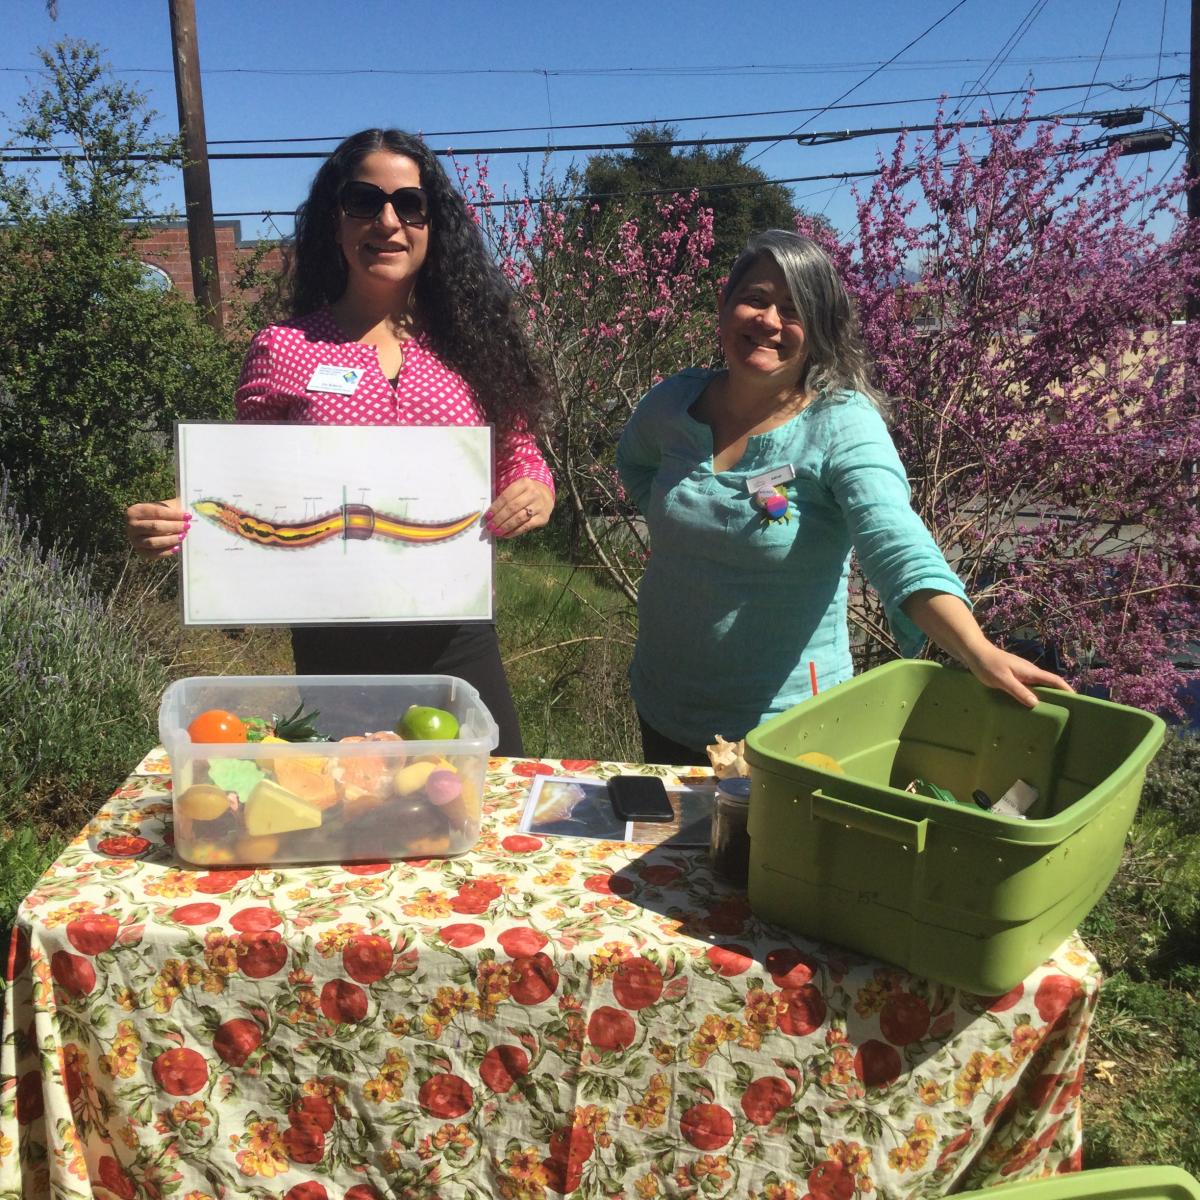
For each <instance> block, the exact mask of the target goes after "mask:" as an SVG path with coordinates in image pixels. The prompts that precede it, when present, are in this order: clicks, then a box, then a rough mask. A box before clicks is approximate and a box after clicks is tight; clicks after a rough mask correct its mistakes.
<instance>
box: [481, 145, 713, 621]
mask: <svg viewBox="0 0 1200 1200" xmlns="http://www.w3.org/2000/svg"><path fill="white" fill-rule="evenodd" d="M459 178H460V182H461V184H462V187H463V190H464V192H465V194H466V197H467V202H468V204H469V205H470V206H471V207H472V209H473V211H474V213H475V215H476V218H477V219H478V221H479V222H480V224H481V226H482V228H483V231H484V234H485V236H486V238H487V239H488V241H489V243H490V245H491V247H492V250H493V252H494V253H495V254H496V257H497V261H498V262H499V263H500V266H501V269H502V270H503V271H504V273H505V274H506V275H507V277H508V279H509V281H510V282H511V283H512V284H513V286H514V287H515V288H516V289H517V291H518V292H519V293H520V296H521V300H522V303H523V305H524V306H525V314H526V318H527V320H528V322H529V329H530V334H531V337H532V339H533V342H534V345H535V347H536V349H537V351H538V353H539V354H540V355H541V356H542V357H543V359H544V361H545V362H546V363H547V365H548V367H549V369H550V371H551V374H552V376H553V379H554V382H555V385H556V395H555V397H554V401H553V403H554V411H553V413H552V414H551V417H550V420H549V422H548V435H547V438H546V449H547V454H548V458H549V460H550V465H551V469H552V470H553V471H554V475H555V479H556V480H557V482H558V510H559V519H560V520H564V519H565V521H566V522H567V525H568V528H569V536H570V540H571V544H572V546H573V547H575V548H576V550H577V552H578V553H579V554H580V555H581V557H583V558H584V559H585V560H588V561H590V562H592V563H593V564H595V565H597V566H599V567H600V568H601V569H602V570H603V572H604V573H605V575H606V576H607V578H609V579H610V580H611V582H612V583H613V584H614V585H615V586H616V587H617V588H618V589H619V590H620V591H621V592H622V593H623V594H624V595H625V596H626V597H627V598H628V599H629V600H630V601H633V600H634V599H636V597H637V585H638V580H639V578H640V576H641V571H642V562H643V560H644V557H645V549H646V543H645V535H644V529H643V527H642V525H641V522H640V519H639V517H638V514H637V513H636V512H635V511H634V510H633V509H632V507H631V506H630V505H629V504H628V503H627V501H626V499H625V495H624V492H623V489H622V488H621V484H620V481H619V480H618V479H617V475H616V469H615V457H616V444H617V439H618V438H619V437H620V435H621V430H622V429H623V428H624V426H625V422H626V421H627V420H628V418H629V414H630V413H631V412H632V411H633V409H634V406H635V405H636V404H637V402H638V400H639V399H641V397H642V396H643V395H644V394H645V393H646V392H647V391H648V390H649V389H650V388H651V387H653V386H654V384H656V383H658V382H659V380H661V379H663V378H665V377H666V376H667V375H670V374H672V373H674V372H675V371H677V370H679V369H680V367H682V366H685V365H688V364H690V363H695V362H707V361H710V360H711V359H712V357H713V355H714V353H715V352H716V347H715V338H714V336H713V317H714V315H715V306H716V292H715V289H714V288H713V286H712V284H711V281H710V277H709V275H708V270H707V269H708V266H709V262H708V253H709V250H710V249H711V247H712V243H713V232H712V212H711V210H709V209H706V208H704V207H703V206H701V205H700V204H699V203H698V199H697V196H696V194H695V193H692V194H689V195H671V196H667V197H664V198H662V199H660V200H658V201H657V202H655V203H653V204H652V206H651V211H650V213H649V214H647V213H646V211H645V210H644V209H643V211H642V212H641V213H640V214H639V216H638V217H629V216H626V215H625V213H624V212H623V211H622V209H621V208H620V207H618V206H614V207H610V208H608V209H606V210H605V211H604V212H601V211H600V209H599V207H597V206H586V205H585V203H583V202H581V201H580V200H579V199H578V198H577V197H576V196H574V195H573V194H571V193H570V192H566V193H560V192H558V191H556V189H555V187H554V185H553V183H552V181H550V180H548V179H543V180H542V181H541V182H540V184H539V187H538V189H537V190H538V191H539V192H540V196H539V198H538V199H537V200H534V199H531V198H530V197H529V196H521V197H516V198H509V197H506V196H497V195H496V193H495V192H494V191H493V189H492V188H491V187H490V185H489V183H488V177H487V164H486V163H484V162H477V163H476V164H475V167H474V170H473V171H469V170H467V169H466V168H465V167H463V166H461V165H460V167H459Z"/></svg>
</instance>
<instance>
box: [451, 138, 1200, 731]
mask: <svg viewBox="0 0 1200 1200" xmlns="http://www.w3.org/2000/svg"><path fill="white" fill-rule="evenodd" d="M981 141H982V142H985V143H986V154H985V155H984V156H983V157H982V158H980V157H978V155H979V151H980V142H981ZM468 175H469V173H468V172H467V171H466V170H461V171H460V176H461V178H462V182H463V186H464V188H465V190H466V191H467V194H468V198H469V199H470V200H471V201H472V202H473V203H475V204H476V205H477V206H478V207H477V209H476V212H477V216H478V217H479V219H480V222H481V224H482V225H483V227H484V229H485V232H486V233H487V235H488V236H489V238H490V239H491V242H492V244H493V246H494V248H495V250H496V252H497V255H498V257H499V261H500V262H501V263H502V265H503V269H504V270H505V271H506V272H507V273H508V275H509V277H510V278H511V279H512V280H513V282H514V284H515V285H516V286H517V287H518V289H519V290H520V291H521V293H522V296H523V298H524V301H525V303H526V304H527V311H528V318H529V322H530V326H531V329H532V331H533V334H534V337H535V339H536V341H537V344H538V347H539V349H540V350H541V351H542V352H543V353H544V354H545V355H546V359H547V361H548V362H549V363H550V364H551V366H552V368H553V370H554V374H555V378H556V380H557V383H558V387H559V397H558V409H557V412H556V414H555V419H554V421H553V425H552V429H551V432H550V439H549V441H550V445H549V450H550V455H551V458H552V460H553V465H554V468H555V471H556V475H557V477H558V479H559V483H560V497H561V499H560V505H562V506H563V507H565V508H566V510H567V511H568V512H569V514H570V521H571V529H572V537H573V544H574V545H576V546H578V547H579V548H580V551H581V552H583V553H585V554H586V555H587V556H588V557H590V558H591V560H592V561H593V562H594V563H595V564H597V565H599V566H600V567H602V568H603V569H604V570H605V571H606V572H607V573H608V575H609V576H610V578H611V579H612V581H613V583H614V585H615V586H616V587H617V588H619V589H620V591H621V592H623V593H624V595H626V596H627V597H628V598H630V599H633V598H634V596H635V595H636V589H637V581H638V575H639V569H640V568H639V563H640V559H641V557H642V556H643V554H644V549H645V547H644V544H643V541H642V536H643V534H642V528H641V526H640V523H639V522H638V520H637V517H636V514H635V513H633V511H632V510H631V508H630V507H629V506H628V504H627V503H626V501H625V499H624V497H623V495H622V494H621V492H620V488H619V484H618V483H617V482H616V479H615V475H614V472H613V459H614V449H615V445H616V440H617V438H618V437H619V436H620V432H621V429H622V427H623V425H624V423H625V419H626V417H627V415H628V413H629V412H630V411H631V409H632V407H633V406H634V405H635V404H636V402H637V400H638V398H639V397H640V396H641V395H642V394H643V393H644V392H645V391H646V390H647V388H649V387H650V386H651V385H652V384H653V383H655V382H657V380H659V379H660V378H662V377H664V376H665V375H668V374H670V373H671V372H673V371H675V370H678V369H680V368H681V367H683V366H687V365H689V364H705V363H709V362H711V361H713V358H714V356H715V355H716V354H717V348H716V339H715V327H714V323H713V319H712V316H713V309H714V306H715V300H716V295H715V289H714V287H713V284H712V282H711V280H712V273H711V271H707V270H706V268H707V266H708V263H707V255H708V251H709V248H710V247H711V244H712V226H711V214H710V213H708V212H707V211H706V210H705V209H704V208H703V207H701V206H700V205H699V204H698V202H697V197H696V196H695V195H690V196H674V197H672V198H671V199H669V200H665V201H663V202H661V203H660V204H659V205H658V206H657V212H656V216H655V219H654V220H653V221H652V222H649V223H646V222H645V221H643V223H641V224H638V223H636V222H634V221H631V220H625V219H622V217H621V215H620V214H619V213H615V214H606V220H605V221H604V222H602V223H601V224H600V225H599V231H598V232H597V230H596V229H595V228H593V229H592V230H591V234H590V236H585V234H584V232H583V227H584V223H582V222H581V221H579V220H578V219H577V217H576V214H577V213H578V203H577V202H576V201H574V200H573V199H572V197H571V196H570V195H562V196H556V195H554V193H553V189H551V188H549V187H547V186H546V185H545V184H543V186H542V187H541V188H540V189H539V190H540V191H541V192H542V195H543V199H542V200H541V201H539V202H536V203H535V202H534V201H532V200H529V199H524V200H521V201H520V202H519V203H517V204H514V205H510V206H506V207H500V206H495V205H493V204H492V203H490V202H493V201H495V200H496V199H497V197H496V196H495V195H494V194H493V193H492V191H491V189H490V188H489V186H488V183H487V174H486V164H477V166H476V171H475V175H474V177H473V178H469V177H468ZM1181 192H1182V180H1175V181H1173V182H1168V183H1162V184H1150V183H1147V182H1146V181H1145V180H1144V179H1140V178H1139V179H1134V180H1131V181H1126V180H1124V179H1123V178H1122V175H1121V172H1120V171H1119V170H1118V160H1117V157H1116V151H1115V150H1111V151H1107V152H1101V151H1096V150H1095V149H1090V148H1088V147H1087V146H1085V145H1084V144H1083V143H1082V142H1081V140H1080V138H1079V135H1078V133H1068V132H1066V131H1064V130H1062V129H1060V128H1059V127H1057V126H1055V125H1052V124H1041V125H1037V126H1034V125H1032V124H1030V125H1015V126H1009V127H994V128H992V129H990V130H988V131H987V136H986V137H985V138H982V139H976V142H975V145H974V146H973V147H972V146H969V145H968V144H967V143H966V141H965V140H964V139H963V137H962V134H961V132H960V131H959V130H956V129H955V128H954V127H952V126H949V125H941V126H939V127H938V128H937V130H936V131H935V132H934V133H933V134H931V135H930V136H929V137H928V138H927V139H925V140H922V141H919V142H916V143H915V144H913V145H911V146H910V145H909V143H908V142H907V141H906V140H905V139H903V138H902V139H901V140H900V141H899V142H898V143H897V146H896V148H895V151H894V153H893V154H892V155H891V157H890V158H889V159H887V160H886V161H884V162H882V163H881V174H880V175H879V177H878V179H877V181H876V183H875V185H874V186H873V187H872V188H871V190H870V192H869V193H868V194H866V195H865V196H860V197H859V198H858V199H859V202H858V223H857V229H856V230H855V232H854V235H853V236H852V237H849V238H847V239H846V240H845V241H842V242H838V241H836V240H835V239H834V238H833V237H832V235H831V233H830V231H829V229H828V228H827V227H824V226H823V225H820V224H818V223H815V222H810V221H806V220H805V219H803V218H798V220H797V227H798V228H799V229H800V231H801V232H805V233H808V234H809V235H810V236H812V237H814V238H815V239H817V240H818V241H821V242H822V243H823V244H825V245H826V246H827V248H828V249H829V250H830V252H831V253H832V254H833V256H834V258H835V260H836V261H837V263H838V265H839V267H840V269H841V271H842V272H843V275H844V277H845V278H846V280H847V282H848V284H849V286H850V288H851V291H852V292H853V294H854V296H855V298H856V301H857V304H858V307H859V313H860V318H861V321H862V325H863V331H864V336H865V339H866V341H867V344H868V348H869V350H870V352H871V354H872V356H873V357H874V359H875V362H876V364H877V372H878V378H879V382H880V383H881V384H882V386H883V387H884V388H885V390H886V391H887V392H888V393H889V394H890V395H891V396H892V397H893V398H894V412H893V415H894V436H895V438H896V442H897V444H898V446H899V448H900V452H901V456H902V458H903V459H904V462H905V465H906V467H907V469H908V471H909V475H910V478H911V481H912V485H913V499H914V505H915V507H916V508H917V510H918V511H919V512H920V514H921V515H922V517H923V518H924V519H925V521H926V522H927V524H928V525H929V527H930V528H931V530H932V531H933V533H934V535H935V537H936V538H937V540H938V542H939V544H940V545H941V547H942V548H943V550H944V551H945V553H946V555H947V557H948V558H949V560H950V562H951V563H952V565H953V566H954V567H955V569H956V570H957V571H958V572H959V574H960V575H961V577H962V578H963V580H964V582H965V583H966V586H967V589H968V591H969V593H970V594H971V596H972V599H973V600H974V602H975V604H976V610H977V613H978V615H979V617H980V620H981V622H982V623H983V624H984V625H985V627H986V628H987V629H988V630H989V632H990V634H991V635H992V636H994V637H995V638H996V639H997V640H999V641H1000V642H1002V643H1008V644H1011V645H1015V646H1017V648H1020V647H1021V646H1022V645H1023V644H1028V643H1035V644H1037V645H1040V646H1044V647H1046V648H1048V650H1049V651H1050V652H1052V653H1053V654H1054V655H1055V656H1056V657H1057V661H1058V663H1059V665H1060V666H1061V667H1062V669H1063V670H1064V671H1065V672H1066V674H1067V675H1068V676H1069V677H1071V678H1072V679H1073V680H1074V681H1075V682H1076V683H1077V684H1084V685H1087V684H1094V685H1098V686H1102V687H1107V688H1109V689H1111V691H1112V694H1113V696H1114V698H1116V699H1118V700H1123V701H1127V702H1129V703H1133V704H1138V705H1143V706H1145V707H1148V708H1155V709H1164V710H1172V709H1173V710H1174V711H1176V712H1178V711H1179V709H1178V702H1177V700H1176V696H1177V693H1178V689H1179V685H1180V683H1181V674H1180V671H1179V668H1178V667H1177V666H1176V665H1175V661H1174V660H1176V659H1178V658H1179V657H1180V655H1181V654H1182V652H1183V651H1184V650H1185V648H1186V647H1187V646H1188V645H1189V643H1193V642H1195V640H1196V639H1197V638H1198V637H1200V630H1198V626H1200V621H1198V613H1200V600H1198V591H1197V581H1198V580H1200V572H1198V567H1200V539H1198V537H1197V533H1196V515H1197V483H1196V478H1197V477H1196V470H1197V468H1196V464H1197V462H1198V461H1200V409H1198V405H1197V401H1196V398H1195V391H1196V386H1197V381H1196V379H1195V378H1193V377H1192V375H1191V373H1190V372H1189V370H1188V365H1189V364H1194V363H1197V362H1198V361H1200V328H1198V327H1197V326H1196V325H1195V324H1192V325H1190V326H1189V325H1185V324H1182V323H1179V320H1178V319H1179V318H1180V317H1181V316H1182V314H1183V312H1184V308H1185V294H1184V291H1185V287H1186V286H1187V284H1186V282H1185V281H1187V280H1195V279H1197V278H1200V237H1197V233H1196V232H1195V231H1189V230H1188V229H1187V227H1186V222H1184V221H1183V220H1181V219H1176V220H1175V221H1174V232H1172V233H1171V234H1170V235H1169V236H1167V237H1166V238H1165V239H1164V238H1161V237H1156V236H1155V233H1154V229H1155V228H1157V227H1159V226H1162V225H1164V224H1165V223H1168V224H1169V222H1165V221H1164V215H1170V214H1176V215H1177V209H1178V205H1179V199H1180V195H1181ZM727 265H728V264H716V266H717V267H718V268H720V269H724V268H725V267H727ZM564 502H565V503H564ZM851 615H852V620H853V622H854V624H855V626H856V628H857V630H858V631H859V633H860V634H861V643H862V644H861V646H860V647H859V651H860V654H859V658H860V665H864V666H865V665H870V664H871V663H873V662H877V661H880V660H882V659H884V658H887V657H890V656H892V655H894V654H895V653H896V649H895V644H894V642H893V640H892V638H891V635H890V632H889V631H888V628H887V624H886V621H885V620H884V618H883V614H882V611H881V608H880V605H879V602H878V598H877V597H876V596H875V595H874V593H873V592H871V591H870V590H869V589H864V588H862V587H861V582H860V586H858V587H857V588H856V589H855V592H854V595H853V601H852V609H851Z"/></svg>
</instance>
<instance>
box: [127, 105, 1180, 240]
mask: <svg viewBox="0 0 1200 1200" xmlns="http://www.w3.org/2000/svg"><path fill="white" fill-rule="evenodd" d="M1166 128H1167V126H1155V127H1152V128H1151V129H1149V130H1145V131H1143V132H1147V133H1153V132H1158V131H1159V130H1160V129H1166ZM1105 145H1107V140H1101V139H1097V140H1096V141H1094V142H1088V143H1085V144H1083V145H1080V146H1078V147H1075V148H1074V150H1073V149H1069V148H1068V149H1061V150H1054V151H1051V153H1052V154H1056V155H1062V154H1069V153H1073V152H1075V150H1078V151H1082V152H1087V151H1090V150H1099V149H1102V148H1103V147H1104V146H1105ZM1181 156H1182V155H1181V154H1180V155H1177V156H1176V158H1175V162H1176V163H1178V161H1179V159H1180V157H1181ZM984 161H985V158H978V159H974V160H973V162H974V163H975V165H976V166H980V165H982V164H983V162H984ZM957 162H958V160H957V159H954V160H950V161H947V162H943V163H942V166H944V167H949V168H953V167H954V166H956V165H957ZM1173 169H1174V166H1172V168H1170V169H1168V171H1167V172H1166V174H1170V171H1171V170H1173ZM883 170H884V168H882V167H876V168H873V169H871V170H866V171H831V172H827V173H824V174H819V175H792V176H787V177H784V178H775V179H749V180H737V181H734V182H730V183H701V184H694V185H691V186H686V187H658V188H635V189H632V190H629V191H621V192H579V193H572V194H570V195H558V194H549V195H542V196H517V197H512V198H508V199H496V200H476V201H471V202H470V204H471V206H472V207H474V208H515V207H519V206H522V205H525V204H553V203H556V202H560V201H569V202H571V203H573V204H584V203H587V202H589V201H592V200H626V199H634V198H639V197H644V196H675V195H679V194H681V193H689V192H696V193H698V194H703V193H706V192H729V191H740V190H744V189H746V188H761V187H771V186H775V185H783V184H792V183H827V182H829V181H831V180H836V181H838V182H837V184H836V186H835V187H834V188H829V189H827V188H821V189H818V190H817V191H816V192H812V193H809V195H821V194H823V193H824V192H825V191H836V190H837V188H840V187H842V186H844V185H845V184H847V183H849V182H850V181H851V180H854V179H874V178H877V177H878V176H879V175H882V174H883ZM806 198H807V197H806V196H798V197H795V199H796V200H797V201H799V200H804V199H806ZM213 216H214V217H218V218H221V219H232V218H235V217H268V218H272V217H294V216H295V211H294V210H293V209H282V208H278V209H276V208H267V209H249V210H243V211H239V212H219V213H214V214H213ZM141 219H143V220H154V221H165V220H171V219H177V218H176V217H175V216H174V215H173V214H168V213H145V214H143V215H142V218H141Z"/></svg>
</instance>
